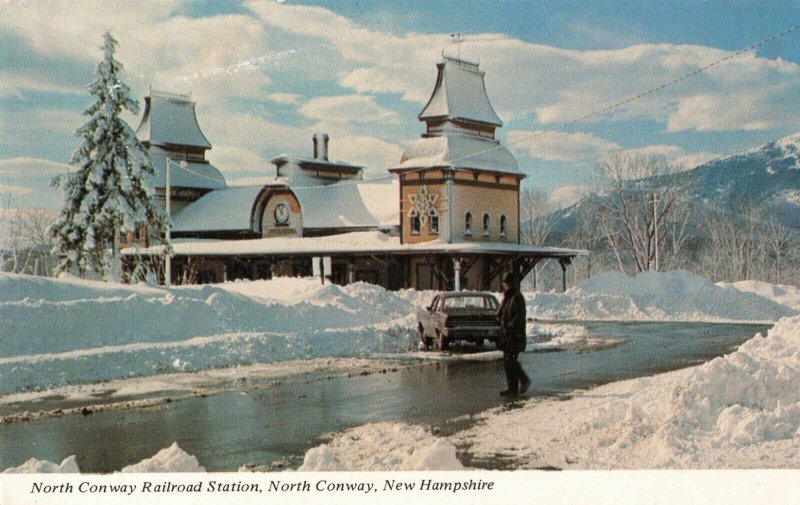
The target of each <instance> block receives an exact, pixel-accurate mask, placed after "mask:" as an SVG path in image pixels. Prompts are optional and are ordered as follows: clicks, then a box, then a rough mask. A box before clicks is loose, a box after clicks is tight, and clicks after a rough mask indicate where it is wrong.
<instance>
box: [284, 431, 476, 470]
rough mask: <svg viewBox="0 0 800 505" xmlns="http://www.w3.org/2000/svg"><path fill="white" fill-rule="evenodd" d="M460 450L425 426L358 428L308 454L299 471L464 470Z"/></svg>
mask: <svg viewBox="0 0 800 505" xmlns="http://www.w3.org/2000/svg"><path fill="white" fill-rule="evenodd" d="M463 469H464V466H463V465H462V464H461V463H460V462H459V461H458V458H456V447H455V446H454V445H453V444H452V443H451V442H450V441H448V440H446V439H444V438H441V437H437V436H436V435H433V434H431V433H429V432H428V431H426V430H425V429H424V428H423V427H421V426H409V425H407V424H403V423H374V424H366V425H362V426H358V427H356V428H353V429H350V430H348V431H346V432H345V433H343V434H341V435H339V436H337V437H336V438H334V439H333V440H332V441H330V442H329V443H327V444H322V445H320V446H318V447H315V448H313V449H311V450H309V451H308V452H306V455H305V458H304V460H303V464H302V466H300V468H299V469H298V470H299V471H306V472H331V471H343V470H353V471H392V470H398V471H414V470H463Z"/></svg>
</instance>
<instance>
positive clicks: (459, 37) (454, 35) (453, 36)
mask: <svg viewBox="0 0 800 505" xmlns="http://www.w3.org/2000/svg"><path fill="white" fill-rule="evenodd" d="M450 38H451V39H452V41H453V42H454V43H455V44H457V45H458V59H459V60H460V59H461V43H462V42H464V36H463V35H462V34H461V32H458V33H451V34H450Z"/></svg>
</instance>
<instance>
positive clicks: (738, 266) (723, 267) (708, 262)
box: [703, 201, 763, 282]
mask: <svg viewBox="0 0 800 505" xmlns="http://www.w3.org/2000/svg"><path fill="white" fill-rule="evenodd" d="M762 226H763V225H762V209H761V208H760V207H758V206H757V205H755V204H754V203H753V202H750V201H742V202H739V204H738V209H737V211H736V212H735V213H734V212H731V211H729V210H725V209H711V210H709V211H708V212H707V215H706V217H705V219H704V221H703V227H704V230H705V231H704V233H705V235H706V237H707V239H706V240H707V242H706V243H707V245H706V251H705V252H704V255H703V263H704V266H705V268H704V270H705V272H704V273H705V274H706V275H707V276H709V277H711V279H713V280H717V281H719V280H724V281H731V282H734V281H741V280H750V279H754V278H757V277H759V275H758V274H759V272H760V271H761V270H763V266H762V265H763V260H762V255H761V254H760V253H761V251H763V247H762V245H761V241H762V238H761V232H762Z"/></svg>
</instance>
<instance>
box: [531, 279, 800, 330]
mask: <svg viewBox="0 0 800 505" xmlns="http://www.w3.org/2000/svg"><path fill="white" fill-rule="evenodd" d="M798 293H800V292H797V291H795V295H794V296H795V297H798V296H800V294H798ZM525 298H526V299H527V301H528V316H529V317H535V318H538V319H583V320H587V319H594V320H631V321H709V322H723V321H753V322H755V321H767V322H772V321H777V320H778V319H780V318H781V317H785V316H789V315H795V314H797V308H791V307H792V306H791V305H788V304H787V305H782V304H780V303H776V302H775V301H773V300H771V299H767V298H765V297H763V296H759V294H757V293H755V292H745V291H741V290H738V289H726V288H724V287H721V286H717V285H716V284H714V283H713V282H711V281H709V280H707V279H704V278H702V277H698V276H696V275H693V274H691V273H689V272H686V271H684V270H675V271H672V272H664V273H662V272H644V273H640V274H639V275H637V276H636V277H628V276H627V275H625V274H623V273H619V272H606V273H603V274H600V275H597V276H595V277H592V278H591V279H587V280H585V281H583V282H581V283H580V284H578V285H577V286H575V287H574V288H571V289H569V290H567V291H566V292H565V293H557V294H556V293H526V294H525ZM788 298H791V295H789V297H788ZM795 303H796V304H800V300H798V299H797V298H795Z"/></svg>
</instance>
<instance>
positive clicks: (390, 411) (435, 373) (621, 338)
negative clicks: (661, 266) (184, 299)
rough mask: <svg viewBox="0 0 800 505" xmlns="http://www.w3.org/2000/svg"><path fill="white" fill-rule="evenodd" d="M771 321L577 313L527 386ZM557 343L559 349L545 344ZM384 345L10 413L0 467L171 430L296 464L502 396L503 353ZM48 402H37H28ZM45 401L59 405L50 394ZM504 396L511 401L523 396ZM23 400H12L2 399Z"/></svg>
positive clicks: (102, 464)
mask: <svg viewBox="0 0 800 505" xmlns="http://www.w3.org/2000/svg"><path fill="white" fill-rule="evenodd" d="M765 328H766V326H754V325H742V324H705V323H609V322H605V323H599V322H596V323H592V322H581V323H580V324H579V325H576V326H575V330H576V333H577V334H576V335H573V336H572V337H571V338H570V339H569V341H568V342H566V343H564V342H562V344H569V345H559V343H558V341H557V339H559V338H562V339H563V338H564V336H563V335H564V333H565V331H564V329H563V328H562V329H561V330H560V331H559V334H561V335H562V336H560V337H558V336H557V337H555V338H554V339H552V340H550V342H541V343H535V344H534V345H532V346H530V347H531V349H532V350H535V351H539V352H529V353H526V354H524V355H523V357H522V362H523V366H525V368H526V369H527V370H528V371H529V373H530V375H531V377H532V379H533V383H534V385H533V387H532V391H531V394H532V395H534V396H552V395H558V394H565V393H568V392H571V391H573V390H575V389H577V388H587V387H591V386H595V385H598V384H604V383H608V382H612V381H617V380H622V379H628V378H632V377H639V376H646V375H652V374H655V373H658V372H663V371H667V370H671V369H677V368H681V367H685V366H688V365H692V364H697V363H700V362H703V361H706V360H708V359H710V358H712V357H715V356H719V355H722V354H724V353H727V352H730V351H731V350H733V349H734V348H735V347H736V346H737V345H739V344H740V343H742V342H743V341H745V340H747V339H748V338H750V337H752V335H753V334H754V333H756V332H757V331H763V330H764V329H765ZM554 340H555V343H554ZM603 343H606V344H609V343H610V344H609V345H603ZM559 348H560V349H562V351H561V352H547V351H554V350H557V349H559ZM380 357H381V363H384V362H386V361H385V360H386V359H387V358H392V359H394V360H396V361H395V363H397V364H398V366H396V367H390V368H378V369H376V368H375V367H372V368H369V367H367V368H364V369H363V370H364V373H366V375H361V374H360V372H358V373H356V374H353V373H349V376H348V374H342V373H339V374H331V371H330V370H329V369H324V371H314V370H311V369H310V370H307V371H306V373H303V374H293V375H292V374H289V375H287V376H286V377H284V378H283V379H282V380H280V378H278V377H273V378H274V379H275V380H274V384H273V386H272V387H263V388H247V387H243V388H241V389H239V390H237V389H236V388H235V387H234V388H231V389H233V390H232V391H228V392H224V393H219V394H212V395H210V396H207V397H190V398H188V399H185V400H182V401H177V402H169V403H164V402H159V403H157V404H154V405H153V406H152V407H150V408H147V409H134V410H109V411H103V412H95V413H92V414H89V415H69V416H63V417H53V418H44V419H39V420H33V421H30V422H14V423H12V424H7V425H3V426H0V468H8V467H12V466H17V465H20V464H22V463H23V462H25V461H26V460H27V459H28V458H30V457H36V458H39V459H46V460H50V461H61V460H62V459H64V458H66V457H67V456H69V455H72V454H75V455H76V456H77V461H78V464H79V466H80V468H81V470H82V471H84V472H110V471H114V470H118V469H120V468H122V467H125V466H126V465H130V464H132V463H136V462H138V461H140V460H142V459H144V458H148V457H150V456H152V455H153V454H155V453H156V452H158V451H159V450H161V449H162V448H164V447H169V446H170V445H171V444H173V443H174V442H177V443H178V444H179V445H180V447H181V448H183V449H184V450H186V451H187V452H188V453H189V454H192V455H195V456H197V458H198V460H199V462H200V464H201V465H202V466H204V467H205V468H206V469H208V470H222V471H225V470H227V471H233V470H236V469H238V468H239V467H240V466H242V465H248V466H251V467H252V466H255V467H270V465H272V464H273V463H275V462H284V463H285V464H287V465H288V466H296V465H298V464H299V463H300V461H301V459H300V458H301V457H302V455H303V454H304V453H305V451H306V450H308V449H309V448H311V447H314V446H316V445H318V444H319V443H320V442H321V441H322V440H324V439H325V436H326V434H330V433H335V432H340V431H342V430H344V429H346V428H349V427H352V426H357V425H361V424H364V423H370V422H378V421H402V422H406V423H409V424H425V425H429V426H435V427H438V428H439V429H440V430H441V433H442V434H448V433H453V432H455V431H458V430H461V429H463V428H465V427H468V426H469V425H470V424H471V423H472V422H473V416H475V415H476V414H478V413H480V412H482V411H485V410H486V409H490V408H494V407H498V406H502V405H504V404H503V401H502V399H501V398H500V397H499V396H498V395H497V391H498V390H499V389H500V388H501V387H502V382H503V372H502V365H501V363H500V362H499V361H497V360H496V359H495V358H496V357H497V353H491V352H490V353H482V354H468V353H467V354H445V355H441V354H439V353H428V354H425V353H406V354H401V355H381V356H380ZM421 357H424V358H426V359H419V358H421ZM409 362H410V363H411V364H412V365H413V366H408V365H409ZM359 366H361V364H359ZM393 368H394V369H393ZM358 369H359V368H354V370H358ZM376 370H377V372H378V373H370V372H375V371H376ZM384 370H385V373H381V372H383V371H384ZM109 394H111V393H109ZM96 400H97V401H100V400H102V399H96ZM44 403H46V402H44V401H39V402H34V403H31V404H30V410H35V409H37V408H42V407H41V406H37V405H43V404H44ZM50 403H51V405H50V406H51V407H52V406H54V405H55V403H53V400H50ZM505 405H506V406H507V407H508V408H514V407H515V405H516V404H515V403H513V402H512V403H507V404H505ZM23 407H24V406H23V405H19V404H18V405H9V404H6V405H5V406H4V407H3V410H7V409H13V410H19V409H20V408H23ZM87 414H88V412H87Z"/></svg>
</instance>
